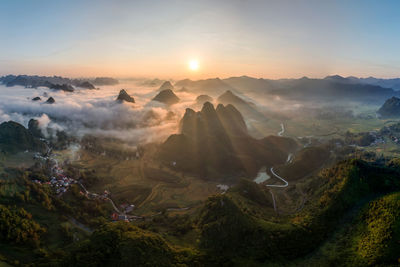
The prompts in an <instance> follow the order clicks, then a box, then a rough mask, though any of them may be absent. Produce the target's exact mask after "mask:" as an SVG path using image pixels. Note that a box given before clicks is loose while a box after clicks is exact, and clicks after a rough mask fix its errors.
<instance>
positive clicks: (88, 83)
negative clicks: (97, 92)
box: [77, 81, 96, 89]
mask: <svg viewBox="0 0 400 267" xmlns="http://www.w3.org/2000/svg"><path fill="white" fill-rule="evenodd" d="M77 86H78V87H81V88H85V89H96V87H94V85H93V84H91V83H90V82H88V81H84V82H81V83H79V84H78V85H77Z"/></svg>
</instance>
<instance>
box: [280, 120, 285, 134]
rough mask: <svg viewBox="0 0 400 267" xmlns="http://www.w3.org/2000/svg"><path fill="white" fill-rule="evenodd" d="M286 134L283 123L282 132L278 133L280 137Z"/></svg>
mask: <svg viewBox="0 0 400 267" xmlns="http://www.w3.org/2000/svg"><path fill="white" fill-rule="evenodd" d="M284 132H285V126H284V125H283V123H281V131H280V132H278V136H282V135H283V133H284Z"/></svg>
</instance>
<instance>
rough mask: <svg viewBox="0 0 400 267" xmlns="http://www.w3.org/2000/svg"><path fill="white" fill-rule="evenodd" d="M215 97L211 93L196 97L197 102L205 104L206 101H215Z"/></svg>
mask: <svg viewBox="0 0 400 267" xmlns="http://www.w3.org/2000/svg"><path fill="white" fill-rule="evenodd" d="M213 101H214V99H213V98H212V97H211V96H209V95H199V96H198V97H196V104H197V105H203V104H204V103H205V102H213Z"/></svg>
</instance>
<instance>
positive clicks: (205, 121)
mask: <svg viewBox="0 0 400 267" xmlns="http://www.w3.org/2000/svg"><path fill="white" fill-rule="evenodd" d="M296 148H297V143H296V142H295V141H294V140H292V139H290V138H285V137H278V136H268V137H265V138H263V139H259V140H258V139H255V138H253V137H251V136H250V135H249V134H248V131H247V127H246V123H245V121H244V119H243V116H242V114H241V113H240V112H239V111H238V109H236V108H235V107H234V106H233V105H231V104H228V105H226V106H224V105H222V104H219V105H218V106H217V108H214V106H213V105H212V104H211V103H209V102H206V103H204V105H203V108H202V109H201V111H198V112H195V111H194V110H192V109H190V108H188V109H186V112H185V114H184V116H183V118H182V119H181V122H180V134H174V135H171V136H170V137H169V138H168V139H167V140H166V141H165V142H164V143H163V144H162V145H161V148H160V150H159V153H158V158H159V159H160V160H161V161H162V162H163V163H164V164H165V165H168V166H172V167H173V168H176V169H179V170H182V171H185V172H189V173H194V174H196V175H198V176H201V177H203V178H206V179H219V178H227V177H229V180H230V182H233V181H234V179H235V178H237V177H239V176H241V175H242V176H255V175H256V173H257V172H258V170H259V169H260V167H261V166H265V165H267V166H272V165H276V164H281V163H284V162H285V161H286V159H287V155H288V153H289V152H290V151H293V150H295V149H296ZM228 182H229V181H228Z"/></svg>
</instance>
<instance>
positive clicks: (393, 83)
mask: <svg viewBox="0 0 400 267" xmlns="http://www.w3.org/2000/svg"><path fill="white" fill-rule="evenodd" d="M347 79H349V80H352V81H354V82H358V83H364V84H371V85H377V86H381V87H383V88H392V89H394V90H400V78H393V79H380V78H375V77H368V78H357V77H347Z"/></svg>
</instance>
